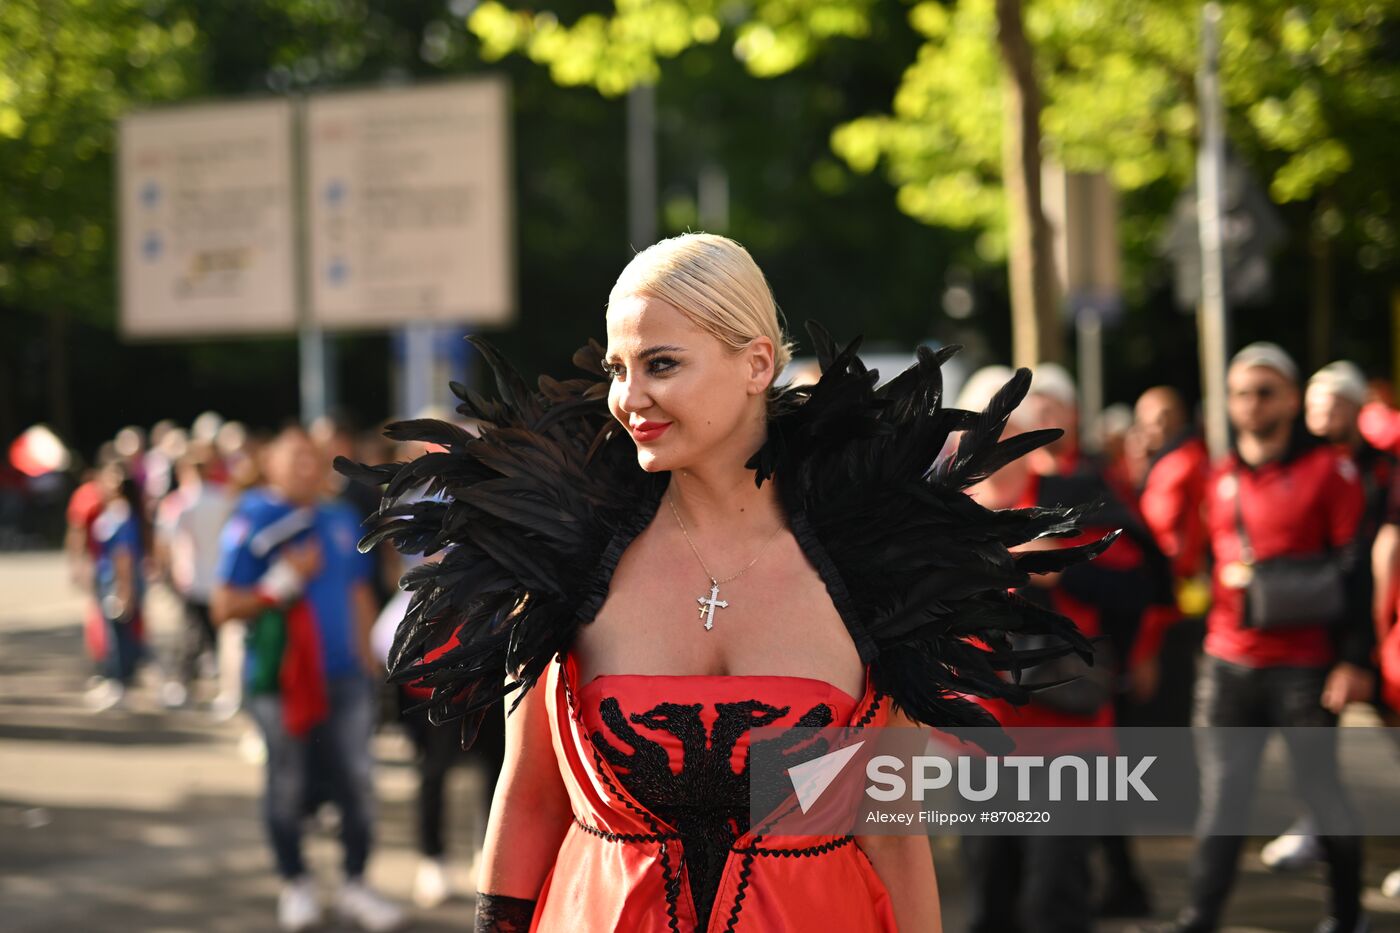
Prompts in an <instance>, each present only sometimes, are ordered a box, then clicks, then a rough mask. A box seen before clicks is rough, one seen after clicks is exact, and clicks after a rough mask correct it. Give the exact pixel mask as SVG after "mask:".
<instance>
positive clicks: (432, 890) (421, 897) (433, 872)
mask: <svg viewBox="0 0 1400 933" xmlns="http://www.w3.org/2000/svg"><path fill="white" fill-rule="evenodd" d="M451 896H452V887H451V885H450V884H449V883H448V880H447V866H446V865H444V864H443V862H442V859H438V858H425V859H423V860H422V861H421V862H419V863H418V874H417V875H415V876H414V878H413V903H415V904H417V905H418V906H419V907H422V908H424V909H425V910H431V909H432V908H434V907H437V906H439V905H441V904H442V903H443V902H444V901H446V900H447V899H448V898H449V897H451Z"/></svg>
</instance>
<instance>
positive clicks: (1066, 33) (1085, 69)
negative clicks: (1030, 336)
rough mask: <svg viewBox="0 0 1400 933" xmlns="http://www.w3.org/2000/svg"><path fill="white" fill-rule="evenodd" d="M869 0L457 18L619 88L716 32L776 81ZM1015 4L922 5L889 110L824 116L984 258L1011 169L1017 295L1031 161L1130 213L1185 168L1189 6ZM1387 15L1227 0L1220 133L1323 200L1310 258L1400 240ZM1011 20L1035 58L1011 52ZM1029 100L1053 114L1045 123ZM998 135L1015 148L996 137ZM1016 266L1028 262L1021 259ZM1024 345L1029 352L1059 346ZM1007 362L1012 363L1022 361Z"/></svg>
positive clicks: (1395, 98)
mask: <svg viewBox="0 0 1400 933" xmlns="http://www.w3.org/2000/svg"><path fill="white" fill-rule="evenodd" d="M877 6H878V4H877V3H876V2H875V0H755V2H754V3H752V4H751V5H749V6H747V7H744V8H742V10H740V8H735V7H732V6H726V5H722V4H718V3H716V2H714V0H617V3H616V5H615V8H614V10H613V12H612V13H611V14H608V15H604V14H600V13H586V14H583V15H580V16H578V17H577V18H576V19H574V20H573V21H572V22H568V23H565V22H563V21H561V18H560V16H559V15H557V14H555V13H553V12H530V11H526V10H519V9H511V8H509V7H507V6H506V5H505V4H503V3H501V2H498V0H487V2H485V3H483V4H481V5H480V6H479V7H477V8H476V10H475V11H474V12H473V13H472V14H471V17H470V19H469V21H468V22H469V26H470V28H471V29H472V31H473V32H474V33H475V34H476V35H477V36H478V38H479V39H480V40H481V43H482V48H483V54H484V55H485V56H486V57H487V58H493V57H502V56H505V55H508V54H510V53H512V52H519V53H522V54H524V55H526V56H528V57H529V58H530V59H532V60H534V61H536V62H538V63H540V64H542V65H545V66H547V67H548V68H549V70H550V73H551V75H552V76H553V77H554V79H555V80H556V81H558V82H560V83H562V84H568V85H574V84H585V85H592V86H594V87H597V88H598V89H599V90H600V91H602V92H603V93H605V94H618V93H622V92H623V91H625V90H626V89H627V88H628V87H630V86H632V85H633V84H635V83H638V82H643V81H648V82H649V81H655V80H656V79H657V77H658V75H659V73H660V65H659V62H660V60H662V59H665V58H668V57H672V56H675V55H677V54H679V53H680V52H681V51H682V50H684V49H686V48H689V47H692V46H694V45H703V44H718V43H720V42H721V40H723V41H725V42H726V43H727V44H728V47H729V49H730V50H732V54H733V55H734V56H735V57H736V58H737V59H738V60H740V61H741V62H743V63H744V65H745V66H746V67H747V69H748V70H749V72H750V73H751V74H753V75H754V76H757V77H771V76H773V75H777V74H782V73H786V72H788V71H791V70H793V69H796V68H798V67H799V66H801V65H804V64H806V63H808V62H809V61H811V60H812V59H813V57H814V56H815V55H817V53H818V52H819V51H820V50H821V49H822V48H823V47H825V46H829V45H832V44H839V43H840V42H841V41H843V40H844V41H857V42H859V41H864V40H866V39H867V38H868V37H869V36H870V29H871V23H872V20H873V17H874V16H875V11H876V9H877ZM1020 6H1021V4H1020V3H1016V2H1010V0H1000V2H999V0H958V2H957V3H955V4H954V3H945V2H939V0H920V2H917V3H915V4H913V6H912V7H911V8H910V9H909V11H908V17H909V22H910V24H911V25H912V27H913V28H914V29H915V30H917V32H918V33H919V35H920V36H921V37H922V40H923V41H922V44H921V45H920V46H919V48H918V49H917V51H916V53H915V54H914V55H913V56H911V58H910V60H909V61H908V63H907V68H906V70H905V71H904V74H903V78H902V80H901V82H900V84H899V86H898V89H897V90H896V91H895V93H894V94H893V99H892V101H891V104H890V106H889V108H888V111H889V112H886V113H883V114H870V115H863V116H860V117H858V118H857V119H854V120H850V121H847V122H844V123H843V124H842V125H840V126H838V127H835V128H834V132H833V134H832V146H833V149H834V150H835V152H836V153H838V154H839V155H840V157H841V158H842V159H844V160H845V161H846V163H847V164H848V165H849V166H851V167H852V168H853V169H855V170H856V171H859V172H873V171H874V170H876V169H877V168H883V170H884V172H885V174H886V175H887V176H888V177H889V178H890V180H891V181H892V182H893V183H894V185H895V186H896V189H897V194H896V199H897V202H898V204H899V207H900V209H901V210H902V211H904V212H906V213H908V214H909V215H911V216H913V217H916V218H918V219H919V220H921V221H924V222H926V223H930V224H935V225H940V226H948V227H953V228H959V229H967V230H970V231H975V232H977V234H978V236H979V239H978V252H979V254H980V255H981V256H982V257H983V258H984V259H986V260H988V261H1001V260H1003V259H1005V258H1006V257H1007V255H1008V253H1009V252H1011V248H1012V245H1013V244H1012V240H1011V229H1012V228H1011V227H1010V225H1009V224H1008V216H1009V212H1008V210H1007V193H1008V192H1007V190H1006V181H1007V178H1008V171H1007V170H1008V166H1009V165H1010V166H1012V167H1013V168H1015V170H1016V171H1015V173H1014V174H1015V176H1016V178H1017V179H1019V188H1020V189H1023V190H1018V191H1013V192H1012V194H1013V195H1014V197H1013V204H1016V203H1019V204H1020V213H1021V214H1022V215H1024V216H1026V218H1027V219H1026V222H1025V224H1024V226H1025V231H1024V233H1023V234H1022V238H1021V240H1020V241H1019V242H1018V243H1017V246H1018V250H1019V251H1020V252H1022V253H1025V252H1028V251H1029V252H1032V253H1035V254H1037V256H1039V258H1040V260H1041V261H1040V262H1038V263H1034V264H1033V265H1034V268H1033V269H1032V271H1031V274H1030V275H1029V278H1030V280H1032V281H1030V282H1028V283H1026V284H1023V285H1021V286H1016V287H1014V290H1016V291H1020V292H1022V293H1025V292H1027V291H1031V292H1036V291H1041V290H1043V289H1044V281H1043V279H1042V278H1041V277H1040V276H1041V275H1042V274H1043V270H1044V266H1045V263H1044V261H1043V253H1042V252H1041V251H1042V250H1043V241H1044V236H1043V231H1040V230H1037V228H1038V227H1039V224H1038V223H1037V222H1036V220H1035V216H1034V215H1035V213H1037V212H1036V210H1035V207H1034V205H1033V204H1032V203H1030V202H1031V201H1032V200H1033V197H1032V195H1033V193H1034V192H1033V190H1032V189H1034V188H1035V187H1036V186H1037V185H1038V179H1035V178H1034V177H1033V175H1034V174H1035V170H1034V169H1035V161H1036V158H1037V156H1038V155H1040V154H1043V155H1045V156H1046V157H1048V158H1051V159H1054V160H1055V161H1056V162H1058V163H1060V164H1062V165H1064V166H1065V167H1066V168H1067V169H1070V170H1073V171H1106V172H1109V173H1110V174H1111V176H1112V177H1113V179H1114V181H1115V182H1116V183H1117V184H1118V186H1119V187H1120V188H1122V189H1124V190H1125V191H1127V192H1128V193H1129V195H1130V197H1129V201H1128V203H1129V205H1130V206H1131V205H1132V204H1133V203H1134V201H1133V199H1132V197H1131V195H1132V194H1133V193H1134V192H1137V191H1141V190H1144V189H1147V188H1151V187H1153V186H1159V185H1167V186H1170V187H1172V188H1178V189H1179V188H1180V187H1181V186H1182V185H1184V184H1186V183H1187V182H1188V181H1189V180H1190V178H1191V177H1192V174H1193V166H1194V154H1195V139H1196V132H1197V120H1196V110H1195V99H1194V83H1193V79H1194V73H1195V69H1196V65H1197V61H1198V57H1199V56H1198V49H1197V44H1198V41H1197V40H1198V19H1199V4H1198V3H1196V2H1194V0H1193V2H1186V0H1103V2H1098V3H1084V2H1082V0H1026V2H1025V3H1024V9H1023V10H1021V9H1018V7H1020ZM736 10H740V12H736ZM1397 20H1400V4H1397V2H1396V0H1319V2H1317V3H1313V4H1309V5H1298V4H1294V3H1289V2H1282V0H1260V2H1256V3H1251V4H1227V5H1226V18H1225V24H1224V26H1225V28H1224V37H1223V46H1224V47H1223V64H1222V71H1223V80H1224V88H1225V96H1226V100H1227V104H1228V106H1229V109H1230V115H1229V130H1230V135H1231V140H1232V144H1233V145H1234V147H1235V148H1236V149H1237V150H1238V151H1239V152H1241V153H1242V154H1243V155H1244V157H1245V158H1246V160H1247V161H1248V162H1249V164H1251V165H1252V166H1254V168H1255V170H1256V171H1257V172H1260V173H1261V174H1262V175H1263V177H1264V178H1265V181H1266V183H1267V185H1268V188H1269V191H1270V194H1271V195H1272V197H1273V198H1274V199H1275V200H1276V201H1277V202H1279V203H1290V202H1298V201H1303V202H1309V203H1311V204H1312V205H1314V207H1315V217H1314V223H1313V227H1314V231H1315V234H1316V236H1317V238H1318V239H1319V242H1320V243H1321V244H1322V246H1323V249H1322V251H1321V253H1320V255H1328V254H1329V253H1330V250H1331V249H1332V248H1333V247H1334V245H1335V244H1338V243H1340V244H1343V245H1344V246H1345V248H1347V249H1348V250H1350V251H1352V255H1354V256H1355V257H1356V258H1357V261H1358V262H1359V263H1360V264H1361V265H1362V266H1363V267H1364V268H1369V269H1375V268H1379V267H1381V266H1382V265H1387V264H1391V263H1394V262H1395V260H1396V258H1397V246H1400V244H1397V237H1396V231H1395V228H1394V224H1393V221H1392V220H1391V219H1390V214H1391V211H1392V209H1393V206H1394V202H1395V200H1396V198H1397V196H1400V190H1397V184H1400V182H1397V175H1396V173H1395V172H1394V171H1393V170H1392V168H1391V167H1390V166H1389V165H1388V163H1389V161H1390V160H1391V159H1392V158H1393V156H1392V155H1391V153H1392V151H1393V142H1394V140H1395V139H1396V138H1397V129H1400V126H1398V125H1397V124H1400V66H1397V62H1396V55H1395V52H1394V41H1395V40H1394V34H1395V29H1396V26H1397ZM1021 25H1023V27H1024V36H1025V39H1026V43H1027V45H1028V47H1029V48H1028V49H1026V50H1025V51H1028V52H1029V53H1030V56H1031V58H1032V61H1031V62H1030V63H1029V64H1031V66H1032V68H1031V69H1027V68H1026V65H1027V64H1028V63H1027V62H1026V61H1025V60H1024V58H1025V56H1024V55H1022V56H1020V57H1018V55H1017V49H1016V46H1017V39H1018V37H1017V35H1016V34H1015V32H1016V28H1018V27H1019V26H1021ZM999 43H1000V45H999ZM1004 76H1005V77H1006V78H1007V80H1003V77H1004ZM1007 89H1010V90H1011V91H1012V92H1013V97H1012V99H1011V100H1010V101H1009V102H1008V100H1007ZM1027 93H1029V94H1030V95H1031V96H1030V97H1027V96H1026V95H1027ZM1016 95H1019V98H1018V97H1017V96H1016ZM1037 97H1038V98H1039V99H1040V101H1043V109H1041V111H1040V114H1039V118H1038V119H1035V112H1034V111H1035V108H1036V106H1037V105H1038V103H1039V102H1038V101H1037V100H1036V99H1035V98H1037ZM1008 103H1009V104H1010V105H1011V106H1009V107H1008ZM1028 104H1029V106H1027V105H1028ZM1028 120H1029V122H1028ZM1008 127H1012V128H1016V129H1017V130H1018V132H1021V133H1022V138H1021V139H1020V140H1008V139H1006V136H1005V134H1006V132H1007V128H1008ZM1037 131H1038V132H1039V134H1040V140H1039V145H1036V140H1035V139H1034V138H1033V135H1034V133H1035V132H1037ZM1014 154H1019V155H1020V157H1021V158H1020V159H1015V158H1011V155H1014ZM1145 200H1147V201H1151V202H1153V203H1154V204H1155V203H1156V202H1157V201H1159V200H1160V199H1159V198H1150V199H1145ZM1154 210H1155V213H1154V215H1153V216H1151V217H1147V218H1141V217H1140V218H1132V217H1130V218H1128V219H1127V222H1126V223H1125V229H1126V231H1127V236H1128V237H1129V238H1130V242H1129V243H1128V244H1127V245H1128V246H1129V248H1130V250H1131V251H1133V252H1135V253H1136V254H1138V255H1142V254H1144V253H1146V252H1147V250H1146V245H1147V243H1149V242H1150V241H1151V240H1152V239H1154V238H1155V237H1156V236H1157V234H1158V232H1159V221H1160V220H1161V212H1160V207H1159V206H1158V207H1155V208H1154ZM1024 261H1025V262H1026V263H1027V264H1028V266H1027V267H1028V268H1030V267H1031V260H1030V258H1027V259H1025V260H1024ZM1013 278H1014V277H1013ZM1026 300H1027V299H1022V301H1023V303H1024V301H1026ZM1036 316H1037V317H1039V316H1040V315H1036ZM1323 316H1325V315H1323ZM1042 320H1043V318H1042ZM1034 343H1035V344H1038V345H1039V347H1040V348H1041V352H1044V348H1045V347H1047V346H1050V344H1047V343H1045V342H1044V341H1043V340H1037V341H1034ZM1017 355H1018V357H1019V358H1021V361H1024V359H1025V357H1026V351H1018V354H1017Z"/></svg>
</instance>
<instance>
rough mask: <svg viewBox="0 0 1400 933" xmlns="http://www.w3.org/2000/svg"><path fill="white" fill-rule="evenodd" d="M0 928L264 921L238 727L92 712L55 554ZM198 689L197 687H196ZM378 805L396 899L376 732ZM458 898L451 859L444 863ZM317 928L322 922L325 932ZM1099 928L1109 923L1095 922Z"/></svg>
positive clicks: (320, 859)
mask: <svg viewBox="0 0 1400 933" xmlns="http://www.w3.org/2000/svg"><path fill="white" fill-rule="evenodd" d="M0 595H2V596H3V599H0V929H3V930H4V931H6V933H40V931H45V933H48V931H52V933H57V931H64V933H68V931H142V933H177V931H201V933H223V931H258V930H269V929H273V928H274V924H273V922H272V921H273V910H274V899H275V896H276V890H277V886H276V882H275V880H274V878H273V876H272V872H271V869H270V864H269V862H270V859H269V855H268V854H267V851H266V848H265V846H264V844H263V839H262V831H261V826H260V824H259V822H258V820H257V797H258V785H259V781H260V769H259V766H258V765H257V763H256V760H255V759H254V758H253V757H252V755H251V754H250V751H252V750H255V746H253V747H252V748H250V743H248V742H247V741H246V740H245V734H246V733H247V730H248V728H249V727H248V725H247V723H246V722H245V721H244V720H242V719H241V718H240V719H235V720H233V721H232V722H225V723H216V722H214V721H213V719H212V718H211V716H210V715H209V713H208V712H207V711H206V709H205V708H204V706H203V705H197V706H196V707H195V708H193V709H187V710H179V711H175V712H170V711H166V710H164V709H162V708H161V707H160V705H159V703H158V702H157V701H156V693H155V688H156V686H157V680H158V678H154V677H151V678H150V679H148V680H146V681H144V682H143V684H142V687H141V689H139V690H138V691H136V695H135V696H134V697H133V700H132V703H131V704H130V707H129V708H128V709H126V710H122V711H112V712H108V713H103V714H95V713H93V712H91V711H89V710H88V709H87V707H86V706H85V704H84V701H83V693H84V690H85V689H86V687H87V678H88V675H89V673H90V671H89V668H88V663H87V661H86V660H85V656H84V652H83V646H82V640H81V630H80V624H79V623H80V617H81V611H82V605H81V602H80V600H79V599H78V598H77V597H76V596H75V594H74V592H73V591H72V590H71V589H70V587H69V586H68V583H67V580H66V578H65V575H64V570H63V564H62V561H61V559H60V558H59V557H58V556H57V555H52V554H40V555H18V556H16V555H5V556H0ZM150 614H151V616H152V618H151V626H152V631H153V637H154V640H155V643H156V644H157V646H164V645H166V644H168V642H169V638H170V636H171V634H172V630H173V622H172V617H171V615H170V607H169V606H168V605H167V604H164V603H162V602H161V601H160V599H159V598H157V599H155V600H153V602H152V606H151V610H150ZM206 698H207V697H206ZM376 752H377V756H378V759H379V770H378V789H379V798H380V801H381V811H380V820H379V824H378V836H379V840H380V842H379V846H378V849H377V854H376V857H375V861H374V863H373V866H372V869H371V878H372V880H373V881H374V882H375V883H376V884H377V885H378V886H379V887H381V888H382V889H383V890H384V891H385V892H387V893H388V894H390V895H391V896H393V897H395V898H398V899H400V900H401V901H402V902H403V903H407V902H408V895H409V890H410V886H411V883H412V878H413V870H414V867H415V864H416V858H415V855H414V852H413V845H412V822H411V803H412V799H413V789H414V788H413V772H412V769H411V767H410V766H409V764H408V760H407V758H408V748H407V745H406V743H405V742H404V741H403V740H402V738H401V737H400V736H399V735H398V733H397V731H396V730H394V729H386V730H384V731H383V732H382V733H381V734H380V736H379V738H378V739H377V743H376ZM473 790H474V775H471V774H470V773H467V772H465V771H462V770H461V769H459V770H458V772H457V773H455V774H454V784H453V794H452V800H453V803H454V804H455V811H454V825H453V828H452V831H451V835H450V837H449V838H450V839H451V840H452V842H453V843H454V844H455V845H456V846H457V850H458V852H461V851H463V850H465V849H466V848H467V843H466V840H468V839H470V838H471V834H472V832H473V828H472V826H471V825H470V820H471V813H470V812H469V811H470V810H471V807H470V806H468V801H469V800H470V794H471V793H472V792H473ZM1397 843H1400V840H1395V839H1383V840H1382V839H1378V840H1374V841H1373V843H1372V844H1371V846H1370V849H1369V852H1370V854H1371V856H1372V858H1371V864H1370V867H1369V869H1368V873H1367V881H1368V883H1369V884H1370V885H1371V889H1370V890H1369V891H1368V895H1367V897H1368V905H1369V907H1370V908H1371V910H1372V914H1373V919H1374V920H1375V925H1374V929H1375V930H1376V931H1378V933H1381V931H1392V933H1400V902H1396V901H1389V900H1386V899H1385V898H1382V897H1381V896H1380V895H1379V893H1378V892H1377V891H1376V890H1375V886H1376V885H1378V884H1379V882H1380V879H1381V878H1382V877H1383V876H1384V874H1385V872H1386V871H1387V870H1388V869H1389V868H1391V867H1394V866H1395V865H1397V864H1400V844H1397ZM936 851H937V852H938V853H939V859H938V865H939V875H940V881H941V885H942V888H943V892H944V896H945V904H946V914H947V920H948V923H947V928H948V929H949V931H950V933H952V931H957V930H959V929H960V924H959V922H958V918H959V916H960V909H959V908H960V905H959V898H958V889H959V878H958V871H957V857H956V851H955V843H954V841H953V840H951V839H948V838H943V839H940V840H938V842H937V843H936ZM1139 852H1140V853H1141V854H1142V855H1143V857H1144V861H1145V863H1146V866H1147V870H1148V872H1149V873H1150V875H1151V878H1152V882H1153V885H1154V888H1155V889H1156V893H1157V899H1158V902H1159V903H1161V904H1176V903H1179V899H1180V897H1181V895H1182V890H1183V887H1184V881H1185V870H1186V869H1185V866H1186V859H1187V857H1188V854H1189V845H1188V844H1187V843H1186V842H1185V841H1184V840H1179V839H1148V840H1142V841H1141V843H1140V845H1139ZM310 855H311V858H312V861H313V863H314V865H315V866H316V869H317V871H318V874H319V875H320V876H321V878H322V880H323V881H324V884H325V886H326V888H327V890H329V889H330V886H331V885H332V884H333V883H334V881H335V877H336V865H337V860H338V847H337V846H336V845H335V843H334V839H333V836H332V834H331V833H330V832H328V831H319V832H317V833H316V835H315V838H314V840H313V844H312V846H311V849H310ZM454 868H455V871H456V879H455V880H456V881H457V883H458V885H459V888H460V889H461V890H464V891H469V890H470V888H469V885H468V883H467V881H468V878H467V871H466V867H465V866H464V865H462V864H461V863H460V861H459V863H457V864H456V865H455V866H454ZM1324 894H1325V886H1324V884H1323V882H1322V878H1321V874H1320V872H1311V873H1304V874H1302V875H1292V876H1277V875H1271V874H1268V873H1266V872H1264V871H1263V869H1262V867H1261V866H1260V864H1259V861H1258V845H1257V844H1255V845H1253V846H1251V847H1250V849H1249V858H1248V861H1247V863H1246V865H1245V866H1244V873H1243V877H1242V883H1241V885H1240V887H1239V889H1238V892H1237V895H1236V897H1235V900H1234V909H1233V910H1232V912H1231V915H1230V919H1231V921H1232V923H1233V924H1234V926H1232V927H1231V929H1232V930H1233V931H1235V933H1243V931H1268V933H1292V931H1310V930H1312V928H1313V925H1314V924H1315V922H1316V920H1317V918H1318V917H1319V916H1320V914H1321V909H1322V907H1321V905H1322V903H1323V898H1324ZM471 917H472V904H471V899H470V897H469V896H464V897H461V898H459V899H458V900H455V901H453V902H450V903H449V904H448V905H446V906H444V907H442V908H440V909H437V910H434V911H431V912H423V911H418V912H415V913H414V915H413V924H412V929H415V930H424V931H434V930H442V931H446V930H457V931H462V930H469V929H470V928H471ZM328 929H334V927H329V928H328ZM1103 929H1104V930H1105V931H1117V930H1121V929H1123V927H1122V926H1119V925H1109V924H1105V925H1104V926H1103Z"/></svg>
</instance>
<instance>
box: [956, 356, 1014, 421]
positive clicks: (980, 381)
mask: <svg viewBox="0 0 1400 933" xmlns="http://www.w3.org/2000/svg"><path fill="white" fill-rule="evenodd" d="M1014 375H1016V374H1015V373H1014V372H1012V370H1011V367H1010V366H983V367H982V368H981V369H979V370H977V372H975V373H973V374H972V375H971V376H968V377H967V381H966V382H964V383H963V386H962V389H961V391H959V392H958V402H957V407H958V408H962V409H965V410H967V411H981V410H982V409H984V408H986V407H987V403H989V402H990V401H991V400H992V396H994V395H996V394H997V391H998V390H999V389H1000V388H1001V387H1002V386H1004V385H1006V384H1007V383H1008V382H1009V381H1011V377H1012V376H1014Z"/></svg>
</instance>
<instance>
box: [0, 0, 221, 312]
mask: <svg viewBox="0 0 1400 933" xmlns="http://www.w3.org/2000/svg"><path fill="white" fill-rule="evenodd" d="M151 6H152V4H150V3H146V2H140V0H19V2H9V3H3V4H0V191H3V192H4V195H3V197H0V307H3V306H10V307H24V308H28V309H31V310H35V311H40V310H51V309H53V308H63V309H65V310H66V311H71V312H73V313H76V314H79V315H83V316H86V317H89V318H105V317H108V316H109V315H110V313H111V303H112V300H113V290H112V287H111V283H112V254H113V248H114V245H113V239H112V229H113V210H114V206H113V202H114V200H115V198H114V193H113V187H112V151H113V147H114V143H115V138H116V119H117V117H119V116H120V115H121V114H122V113H123V112H124V111H125V110H127V109H128V108H130V107H131V106H133V105H137V104H150V103H154V102H158V101H168V100H173V99H177V98H180V97H182V96H184V95H186V94H188V93H189V92H190V88H191V84H190V79H189V76H190V74H191V65H192V63H193V62H194V60H195V58H196V56H197V55H198V52H199V36H198V33H197V31H196V30H195V28H194V25H193V23H192V22H191V21H190V20H189V19H188V18H185V17H174V18H170V19H168V20H165V21H157V20H153V19H152V18H151V17H150V15H149V14H150V9H151Z"/></svg>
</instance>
